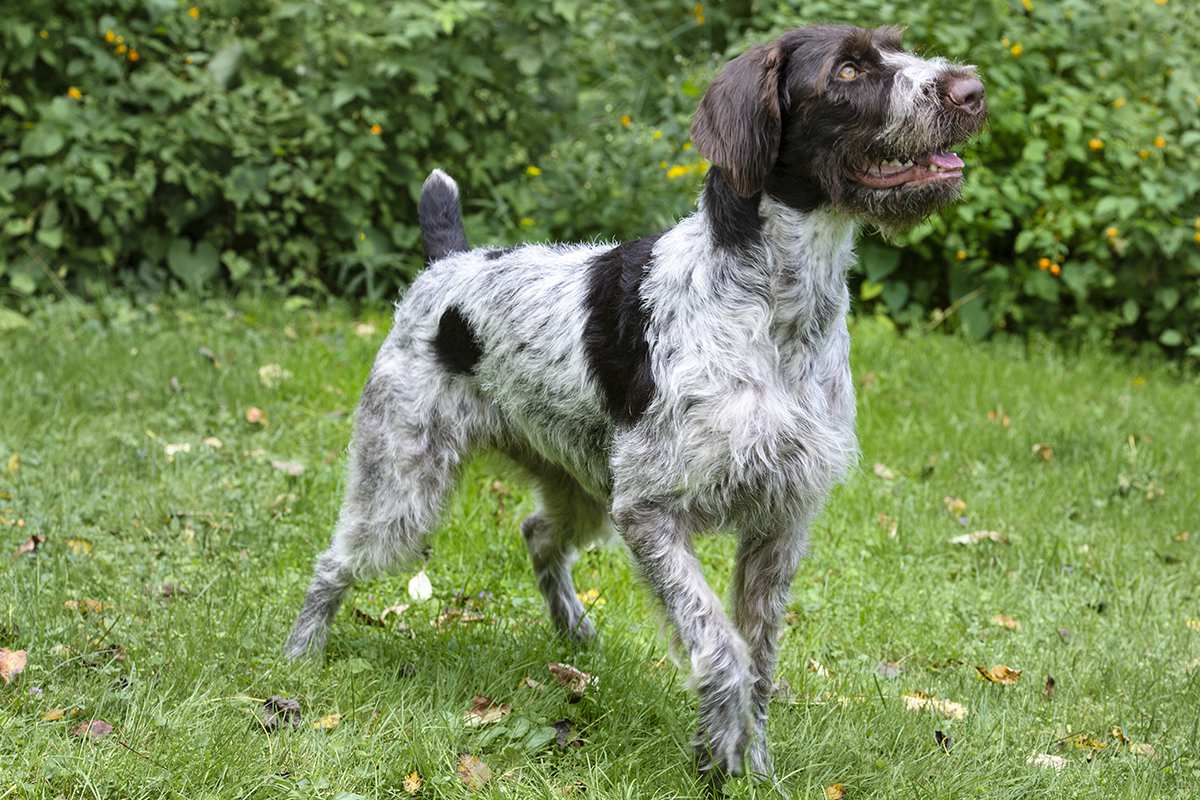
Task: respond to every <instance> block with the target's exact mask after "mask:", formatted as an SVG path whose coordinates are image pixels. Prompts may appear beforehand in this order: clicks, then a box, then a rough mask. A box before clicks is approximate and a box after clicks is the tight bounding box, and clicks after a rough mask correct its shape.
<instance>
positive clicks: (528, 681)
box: [517, 675, 546, 690]
mask: <svg viewBox="0 0 1200 800" xmlns="http://www.w3.org/2000/svg"><path fill="white" fill-rule="evenodd" d="M522 686H524V687H525V688H526V689H535V690H541V689H545V688H546V684H544V683H542V682H541V681H535V680H534V679H533V678H531V677H529V676H528V675H526V676H525V677H524V678H521V682H520V683H518V684H517V687H518V688H520V687H522Z"/></svg>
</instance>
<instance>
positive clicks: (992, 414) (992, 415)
mask: <svg viewBox="0 0 1200 800" xmlns="http://www.w3.org/2000/svg"><path fill="white" fill-rule="evenodd" d="M987 418H988V422H999V423H1000V427H1002V428H1007V427H1008V426H1009V425H1010V424H1011V423H1012V420H1011V419H1009V418H1008V414H1005V413H1004V412H1002V411H989V412H987Z"/></svg>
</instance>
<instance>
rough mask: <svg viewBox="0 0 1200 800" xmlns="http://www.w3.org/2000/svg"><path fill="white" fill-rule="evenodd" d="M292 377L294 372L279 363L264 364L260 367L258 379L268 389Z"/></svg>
mask: <svg viewBox="0 0 1200 800" xmlns="http://www.w3.org/2000/svg"><path fill="white" fill-rule="evenodd" d="M290 377H292V373H291V372H289V371H288V370H286V369H284V368H283V367H281V366H279V365H278V364H263V365H262V366H261V367H259V368H258V380H259V382H260V383H262V385H263V386H265V387H267V388H268V389H273V388H275V387H276V386H278V385H279V384H281V383H283V382H284V381H286V380H287V379H288V378H290Z"/></svg>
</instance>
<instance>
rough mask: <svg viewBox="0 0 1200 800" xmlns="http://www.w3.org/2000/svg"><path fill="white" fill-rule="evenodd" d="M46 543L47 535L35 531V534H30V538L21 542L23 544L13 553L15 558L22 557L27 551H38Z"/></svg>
mask: <svg viewBox="0 0 1200 800" xmlns="http://www.w3.org/2000/svg"><path fill="white" fill-rule="evenodd" d="M45 543H46V537H45V536H43V535H42V534H40V533H35V534H34V535H33V536H30V537H29V538H28V539H26V540H25V541H23V542H21V545H20V546H19V547H18V548H17V551H16V552H15V553H13V558H20V557H21V556H23V555H25V554H26V553H36V552H37V550H38V548H39V547H41V546H42V545H44V544H45Z"/></svg>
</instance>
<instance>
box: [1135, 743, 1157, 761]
mask: <svg viewBox="0 0 1200 800" xmlns="http://www.w3.org/2000/svg"><path fill="white" fill-rule="evenodd" d="M1129 752H1131V753H1133V754H1134V755H1135V756H1143V757H1145V758H1154V756H1155V755H1156V753H1155V752H1154V748H1153V747H1152V746H1151V745H1148V744H1146V743H1145V742H1130V743H1129Z"/></svg>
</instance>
